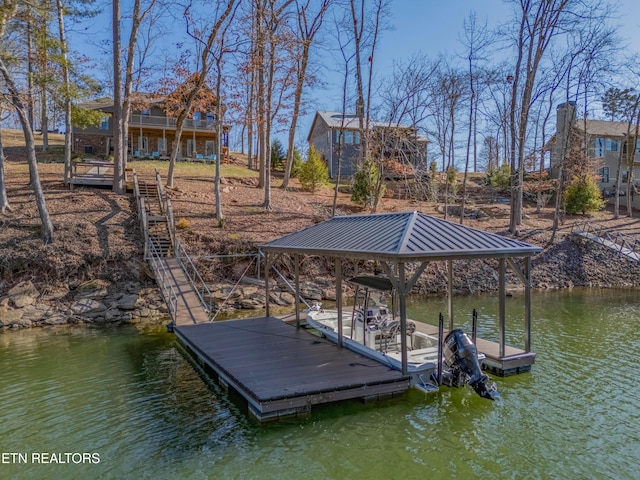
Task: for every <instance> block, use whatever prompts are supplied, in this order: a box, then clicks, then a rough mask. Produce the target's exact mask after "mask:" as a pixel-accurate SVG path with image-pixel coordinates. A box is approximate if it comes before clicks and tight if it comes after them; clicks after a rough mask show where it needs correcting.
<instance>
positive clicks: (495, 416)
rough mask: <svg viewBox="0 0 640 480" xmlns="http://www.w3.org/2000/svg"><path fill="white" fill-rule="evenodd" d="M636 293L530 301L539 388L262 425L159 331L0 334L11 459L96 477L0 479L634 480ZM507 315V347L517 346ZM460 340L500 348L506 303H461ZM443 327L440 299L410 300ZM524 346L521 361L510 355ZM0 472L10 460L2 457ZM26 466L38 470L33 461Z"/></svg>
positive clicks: (5, 442) (515, 328) (521, 381)
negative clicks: (38, 456)
mask: <svg viewBox="0 0 640 480" xmlns="http://www.w3.org/2000/svg"><path fill="white" fill-rule="evenodd" d="M638 293H639V292H638V291H637V290H602V291H601V290H595V291H594V290H577V291H574V292H571V293H559V292H552V293H536V294H534V298H533V319H534V321H533V324H532V335H533V342H532V347H533V350H534V351H535V352H536V353H537V358H536V364H535V365H534V366H533V371H532V372H531V373H529V374H524V375H518V376H514V377H508V378H497V379H496V381H497V384H498V388H499V390H500V393H501V398H500V399H499V400H498V401H496V402H488V401H486V400H484V399H481V398H479V397H478V396H477V395H476V394H475V393H474V392H472V391H471V390H470V389H457V390H456V389H448V388H443V389H442V390H441V391H440V392H439V393H437V394H432V395H429V396H425V395H424V394H422V393H419V392H417V391H413V390H412V391H410V392H408V393H407V394H406V395H404V396H402V397H401V398H399V399H393V400H388V401H384V402H381V403H377V404H367V405H363V404H361V403H359V402H357V401H349V402H342V403H339V404H335V405H324V406H320V407H314V409H313V413H312V415H311V417H309V418H307V419H303V420H288V421H283V422H280V423H275V424H267V425H259V424H257V423H256V422H255V421H254V420H252V419H251V418H250V417H248V416H247V415H246V412H245V411H244V410H243V407H242V406H241V404H239V403H237V402H235V401H233V400H232V399H230V398H229V396H228V394H227V393H226V392H224V391H223V390H222V389H220V388H219V387H218V386H216V385H215V384H212V383H211V382H209V381H207V380H206V379H204V378H202V377H201V376H200V375H199V374H198V372H197V371H196V369H194V367H193V366H192V365H191V364H190V363H189V362H188V361H187V360H186V359H185V357H184V356H183V355H182V354H181V352H180V350H179V349H178V348H177V345H176V343H175V339H174V337H173V336H171V335H169V334H166V333H165V332H164V327H163V326H162V325H159V326H158V327H157V329H155V330H151V331H148V332H144V333H141V332H139V331H137V330H136V329H134V328H133V327H124V328H118V329H104V330H97V329H90V328H60V329H54V330H47V331H45V330H34V331H21V332H9V333H5V334H0V368H1V371H2V376H0V391H1V392H2V404H1V405H2V409H1V410H0V425H1V427H0V429H1V430H0V431H1V432H2V435H1V436H0V438H1V439H2V442H1V445H2V447H1V450H2V452H1V453H5V454H6V453H10V452H24V453H28V454H29V455H31V454H33V453H38V452H48V453H52V452H60V453H65V452H70V453H73V452H81V453H82V452H96V453H98V454H99V460H100V462H99V463H98V464H74V463H67V464H53V463H48V464H44V463H33V462H31V461H28V462H27V463H26V464H19V463H14V464H11V463H7V462H4V463H0V478H25V479H27V478H29V479H32V478H78V479H80V478H132V477H133V478H135V477H139V478H242V479H244V478H295V479H299V478H309V479H316V478H335V479H343V478H352V479H360V478H363V479H364V478H367V479H368V478H425V477H427V476H430V477H431V478H475V477H481V476H482V477H487V476H488V477H492V478H635V475H636V471H637V465H639V464H640V433H639V432H638V425H640V414H639V413H638V408H637V400H636V399H637V398H638V397H639V396H640V388H639V387H638V383H637V370H638V355H639V354H640V340H639V339H638V335H637V333H636V332H637V330H638V329H637V328H635V327H637V325H638V323H639V322H640V297H639V296H638ZM521 300H522V299H521V298H518V296H517V295H516V296H515V297H513V298H510V299H508V302H507V312H508V326H507V332H508V341H509V343H513V344H516V343H517V342H521V341H522V327H523V325H522V301H521ZM454 307H455V321H456V326H461V327H462V328H465V329H466V330H470V323H471V320H470V312H471V310H472V309H473V308H477V309H478V311H479V318H480V325H479V331H480V335H481V336H485V337H491V336H492V335H497V326H496V315H497V308H498V306H497V301H495V300H494V299H493V298H486V297H459V298H456V299H455V302H454ZM409 308H410V316H411V317H412V318H416V319H418V320H423V321H429V322H430V323H435V321H437V314H438V312H439V311H443V312H444V311H445V310H446V304H445V303H444V300H442V299H431V300H429V301H424V300H420V301H418V300H416V299H413V300H412V301H411V302H410V306H409ZM516 346H517V345H516ZM3 460H8V458H6V456H5V457H3ZM29 460H31V457H30V458H29Z"/></svg>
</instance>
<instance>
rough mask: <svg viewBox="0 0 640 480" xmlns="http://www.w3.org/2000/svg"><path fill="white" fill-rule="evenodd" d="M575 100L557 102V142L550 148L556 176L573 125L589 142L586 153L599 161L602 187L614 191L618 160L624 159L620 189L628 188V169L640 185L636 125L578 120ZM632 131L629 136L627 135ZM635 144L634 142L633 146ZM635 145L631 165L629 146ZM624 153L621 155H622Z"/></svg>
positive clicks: (608, 192) (638, 144)
mask: <svg viewBox="0 0 640 480" xmlns="http://www.w3.org/2000/svg"><path fill="white" fill-rule="evenodd" d="M575 110H576V104H575V102H568V103H563V104H561V105H558V107H557V110H556V136H555V138H556V141H555V143H554V145H553V148H552V150H551V166H552V169H553V171H554V172H556V174H555V176H556V177H557V165H558V164H559V162H560V160H561V158H562V150H563V142H566V138H567V135H568V133H567V130H568V127H569V125H571V124H573V126H574V127H575V128H577V130H578V131H579V132H580V134H581V135H583V138H584V139H586V142H587V156H588V157H589V158H594V159H598V160H600V164H599V166H598V172H597V173H598V175H599V177H600V179H599V183H598V185H599V187H600V189H601V190H602V191H603V193H605V195H606V194H613V192H614V190H615V183H616V174H617V171H618V163H619V161H620V158H622V169H621V170H622V172H621V179H622V183H623V185H621V190H622V191H626V183H627V179H628V174H629V172H628V170H629V167H630V170H631V180H632V181H634V182H635V183H636V186H640V140H638V139H635V141H634V131H635V125H633V124H629V123H627V122H613V121H607V120H586V121H583V120H576V115H575ZM628 133H630V135H628ZM632 143H635V144H634V145H631V144H632ZM628 148H633V152H632V153H633V161H632V164H631V165H628V160H631V156H629V155H627V149H628ZM621 155H622V157H621Z"/></svg>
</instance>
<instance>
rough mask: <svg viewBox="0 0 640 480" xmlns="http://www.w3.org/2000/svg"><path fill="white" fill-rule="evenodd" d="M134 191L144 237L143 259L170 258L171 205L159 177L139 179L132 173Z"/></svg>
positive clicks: (172, 235)
mask: <svg viewBox="0 0 640 480" xmlns="http://www.w3.org/2000/svg"><path fill="white" fill-rule="evenodd" d="M134 190H135V194H136V199H137V201H138V211H139V212H140V217H141V218H140V220H141V223H142V230H143V232H144V235H145V257H146V258H148V257H149V256H150V255H154V256H157V257H171V256H173V253H174V248H175V235H174V230H173V228H174V226H173V213H172V210H171V203H170V200H169V199H168V197H167V195H166V194H165V192H164V190H163V188H162V182H161V181H160V175H159V174H158V172H157V171H156V178H155V179H148V178H140V177H138V176H137V174H135V173H134Z"/></svg>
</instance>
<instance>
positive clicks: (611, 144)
mask: <svg viewBox="0 0 640 480" xmlns="http://www.w3.org/2000/svg"><path fill="white" fill-rule="evenodd" d="M619 148H620V140H614V139H612V138H607V139H606V141H605V150H606V151H607V152H617V151H618V149H619Z"/></svg>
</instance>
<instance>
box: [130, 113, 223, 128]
mask: <svg viewBox="0 0 640 480" xmlns="http://www.w3.org/2000/svg"><path fill="white" fill-rule="evenodd" d="M129 127H151V128H170V129H172V130H175V128H176V121H175V120H174V119H173V118H169V117H158V116H153V115H131V119H130V120H129ZM183 129H184V130H197V131H198V130H199V131H206V132H213V131H214V130H215V122H214V121H212V120H211V119H204V120H194V119H192V118H187V119H186V120H185V121H184V123H183Z"/></svg>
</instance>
